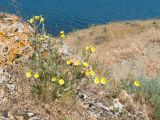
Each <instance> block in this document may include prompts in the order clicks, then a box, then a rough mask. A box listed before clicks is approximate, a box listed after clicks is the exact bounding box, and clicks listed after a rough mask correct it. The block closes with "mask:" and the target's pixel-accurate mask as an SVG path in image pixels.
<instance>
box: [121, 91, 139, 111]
mask: <svg viewBox="0 0 160 120" xmlns="http://www.w3.org/2000/svg"><path fill="white" fill-rule="evenodd" d="M118 98H119V101H120V102H121V103H123V104H124V105H125V107H126V108H127V109H128V110H129V111H132V112H135V110H136V105H135V104H134V102H133V98H132V97H131V96H130V95H128V93H127V92H126V91H125V90H122V91H121V93H120V94H119V97H118Z"/></svg>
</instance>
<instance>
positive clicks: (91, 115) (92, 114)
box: [88, 113, 97, 120]
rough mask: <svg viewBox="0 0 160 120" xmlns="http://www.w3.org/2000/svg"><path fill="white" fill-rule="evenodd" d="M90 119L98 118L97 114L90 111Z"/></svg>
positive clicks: (95, 119)
mask: <svg viewBox="0 0 160 120" xmlns="http://www.w3.org/2000/svg"><path fill="white" fill-rule="evenodd" d="M88 120H97V116H96V115H95V114H94V113H89V116H88Z"/></svg>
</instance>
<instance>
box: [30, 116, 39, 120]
mask: <svg viewBox="0 0 160 120" xmlns="http://www.w3.org/2000/svg"><path fill="white" fill-rule="evenodd" d="M28 120H41V118H40V117H37V116H35V117H32V118H30V119H28Z"/></svg>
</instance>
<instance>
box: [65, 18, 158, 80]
mask: <svg viewBox="0 0 160 120" xmlns="http://www.w3.org/2000/svg"><path fill="white" fill-rule="evenodd" d="M66 42H67V43H68V45H70V46H71V47H74V48H76V49H78V51H80V49H81V48H85V46H87V45H96V48H97V51H96V53H95V54H94V56H92V57H91V59H92V60H97V59H98V61H99V62H100V63H102V62H103V63H104V64H103V65H102V66H103V68H104V69H106V68H109V69H110V70H111V72H112V75H113V76H114V78H115V79H118V80H121V79H125V78H126V77H127V75H128V74H129V73H133V74H134V76H135V77H139V76H141V75H142V76H145V77H147V78H153V77H158V76H160V21H159V20H147V21H128V22H119V23H118V22H117V23H116V22H115V23H109V24H107V25H100V26H92V27H89V28H88V29H85V30H79V31H75V32H71V33H69V34H68V35H67V40H66Z"/></svg>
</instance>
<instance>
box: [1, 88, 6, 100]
mask: <svg viewBox="0 0 160 120" xmlns="http://www.w3.org/2000/svg"><path fill="white" fill-rule="evenodd" d="M4 94H5V91H4V89H3V88H0V98H3V97H4Z"/></svg>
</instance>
